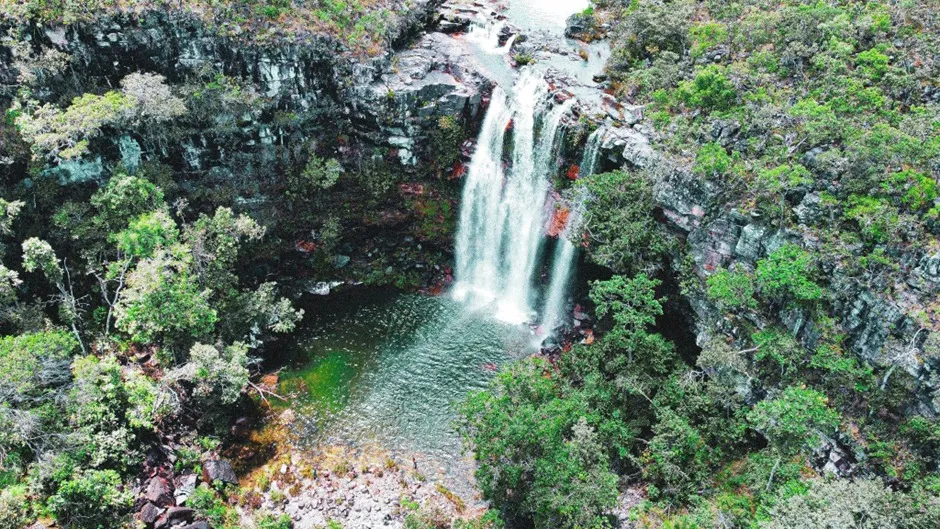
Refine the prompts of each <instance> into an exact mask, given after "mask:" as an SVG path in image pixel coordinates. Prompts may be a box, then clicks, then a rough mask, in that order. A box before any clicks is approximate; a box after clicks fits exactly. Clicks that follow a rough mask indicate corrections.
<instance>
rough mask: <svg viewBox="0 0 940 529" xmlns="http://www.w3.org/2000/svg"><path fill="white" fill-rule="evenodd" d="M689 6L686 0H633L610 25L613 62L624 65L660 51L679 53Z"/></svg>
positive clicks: (685, 40) (686, 37)
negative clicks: (665, 1)
mask: <svg viewBox="0 0 940 529" xmlns="http://www.w3.org/2000/svg"><path fill="white" fill-rule="evenodd" d="M691 15H692V9H691V6H690V5H689V3H687V2H670V3H668V4H660V3H653V2H642V3H639V2H638V3H636V4H635V5H632V6H631V7H630V8H628V9H627V10H626V11H625V12H624V13H623V19H622V21H621V22H620V23H619V24H618V25H617V26H615V27H614V31H613V48H614V55H613V60H614V64H615V65H616V67H617V68H618V69H628V68H630V67H632V66H633V65H634V64H635V63H636V62H637V61H641V60H644V59H648V58H651V57H653V56H654V55H656V54H657V53H660V52H663V51H669V52H673V53H676V54H678V55H682V54H683V53H684V52H685V49H686V48H687V47H688V42H689V35H688V30H689V22H690V20H692V16H691Z"/></svg>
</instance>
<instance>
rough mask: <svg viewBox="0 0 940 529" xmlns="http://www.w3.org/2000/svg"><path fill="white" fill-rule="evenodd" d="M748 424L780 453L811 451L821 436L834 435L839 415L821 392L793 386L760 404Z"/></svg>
mask: <svg viewBox="0 0 940 529" xmlns="http://www.w3.org/2000/svg"><path fill="white" fill-rule="evenodd" d="M748 421H749V422H750V423H751V425H752V426H753V427H754V429H755V430H757V431H759V432H761V433H762V434H763V435H764V436H765V437H767V439H768V440H769V441H770V443H771V445H772V446H773V447H774V448H775V449H777V450H778V451H779V452H780V453H781V454H784V455H792V454H795V453H797V452H799V451H801V450H812V449H814V448H816V447H817V446H818V445H819V444H820V441H821V437H820V436H831V435H833V434H834V433H835V431H836V429H837V428H838V427H839V414H838V412H836V411H835V410H833V409H832V408H830V407H829V405H828V399H827V398H826V396H825V395H823V394H822V393H820V392H818V391H816V390H813V389H809V388H804V387H796V386H791V387H788V388H786V389H785V390H784V391H783V393H781V394H780V395H779V396H777V397H775V398H773V399H769V400H763V401H761V402H758V403H757V404H756V405H755V406H754V408H753V409H752V410H751V411H750V412H749V413H748Z"/></svg>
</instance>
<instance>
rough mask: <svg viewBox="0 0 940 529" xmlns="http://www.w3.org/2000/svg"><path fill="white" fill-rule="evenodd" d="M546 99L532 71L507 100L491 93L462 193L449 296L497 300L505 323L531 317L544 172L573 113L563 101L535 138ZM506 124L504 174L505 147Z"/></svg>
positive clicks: (542, 214) (541, 224)
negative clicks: (508, 151) (508, 144)
mask: <svg viewBox="0 0 940 529" xmlns="http://www.w3.org/2000/svg"><path fill="white" fill-rule="evenodd" d="M547 95H548V87H547V85H546V83H545V81H544V80H543V79H542V78H541V76H539V75H538V74H537V73H536V72H534V71H533V70H526V71H524V72H523V74H522V75H521V77H520V78H519V81H518V82H517V83H516V85H515V87H514V90H513V97H512V99H511V101H510V99H509V98H508V97H507V96H506V94H505V93H504V92H503V91H502V90H501V89H499V88H497V89H496V90H495V91H494V93H493V99H492V102H491V103H490V108H489V110H488V112H487V115H486V119H485V120H484V122H483V129H482V131H481V133H480V138H479V142H478V147H477V151H476V153H474V156H473V159H472V160H471V162H470V170H469V172H468V176H467V182H466V184H465V185H464V191H463V201H462V208H461V211H460V224H459V227H458V232H457V248H456V253H457V266H456V280H457V282H456V286H455V289H454V294H455V296H456V297H457V299H461V300H467V301H470V302H471V303H473V304H476V305H479V306H487V305H490V304H492V303H495V307H496V316H497V317H498V318H499V319H502V320H505V321H510V322H523V321H527V320H529V319H530V318H531V304H532V301H533V297H534V296H533V287H534V286H533V276H534V272H535V268H536V265H537V262H538V257H539V251H540V250H541V247H542V244H543V242H544V234H543V227H544V225H545V223H546V218H547V213H546V211H545V207H544V206H545V198H546V196H547V194H548V187H549V181H548V180H549V178H548V175H549V174H550V173H549V172H550V170H551V169H552V166H553V163H554V161H555V153H556V139H557V137H558V135H559V128H560V126H561V121H562V117H563V116H564V114H565V112H567V111H568V109H569V108H570V103H567V104H565V105H561V106H558V107H556V108H555V109H553V110H552V111H551V112H550V113H549V114H548V115H547V116H546V118H545V119H544V120H543V121H544V123H543V124H542V127H541V130H539V131H538V132H539V134H538V137H537V135H536V116H537V113H538V112H540V111H541V110H542V108H543V105H544V104H545V103H546V100H547ZM510 125H511V128H512V166H511V168H510V170H509V173H508V175H507V174H505V172H504V171H503V146H504V143H505V134H506V130H507V129H508V128H510Z"/></svg>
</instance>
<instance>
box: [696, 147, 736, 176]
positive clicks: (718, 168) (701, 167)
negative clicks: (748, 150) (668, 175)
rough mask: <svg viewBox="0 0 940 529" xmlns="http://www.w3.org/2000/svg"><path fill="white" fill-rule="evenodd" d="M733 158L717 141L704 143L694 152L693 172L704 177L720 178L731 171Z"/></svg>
mask: <svg viewBox="0 0 940 529" xmlns="http://www.w3.org/2000/svg"><path fill="white" fill-rule="evenodd" d="M732 165H733V160H732V159H731V156H730V155H729V154H728V152H727V151H725V148H724V147H722V146H721V144H719V143H706V144H705V145H702V146H701V147H700V148H699V150H698V152H697V153H696V154H695V166H694V167H693V168H692V170H693V171H694V172H695V174H697V175H700V176H704V177H706V178H720V177H722V176H724V175H727V174H728V172H729V171H731V167H732Z"/></svg>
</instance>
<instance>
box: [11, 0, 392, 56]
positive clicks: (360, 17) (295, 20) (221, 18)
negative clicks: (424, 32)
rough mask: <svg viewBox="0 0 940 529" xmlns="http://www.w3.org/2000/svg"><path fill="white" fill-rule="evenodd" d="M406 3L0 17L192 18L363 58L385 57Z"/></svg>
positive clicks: (54, 4) (105, 1)
mask: <svg viewBox="0 0 940 529" xmlns="http://www.w3.org/2000/svg"><path fill="white" fill-rule="evenodd" d="M408 7H409V6H408V4H407V2H400V1H394V0H353V1H349V2H346V1H343V0H320V1H316V2H293V1H291V0H240V1H238V2H216V1H211V0H209V1H206V0H185V1H173V0H85V1H81V2H74V1H70V0H2V1H0V13H3V14H4V15H6V16H8V17H11V18H14V19H18V20H36V21H41V22H53V23H64V24H74V23H78V22H85V21H89V20H94V19H95V17H100V16H105V15H113V14H118V13H136V12H143V11H152V10H171V11H172V10H178V11H180V12H183V13H191V14H198V15H199V16H201V17H203V18H204V19H205V20H206V21H207V22H208V23H210V24H211V25H212V26H213V28H214V29H215V30H216V31H217V32H218V33H219V34H220V35H227V36H233V37H241V36H246V35H250V37H251V39H252V41H253V42H256V43H266V42H267V43H271V42H278V41H282V40H288V41H304V40H307V41H309V40H310V39H313V38H320V37H322V36H329V37H332V38H334V39H335V41H336V42H337V43H338V44H339V45H340V46H342V47H343V48H344V49H346V50H349V51H351V52H353V53H355V54H356V55H360V56H363V57H368V56H376V55H379V54H381V53H383V52H384V51H386V50H387V49H388V47H389V45H390V44H391V41H392V40H394V39H395V38H397V32H398V29H399V28H398V27H397V26H398V23H399V18H400V17H402V16H404V15H406V14H407V11H408Z"/></svg>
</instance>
